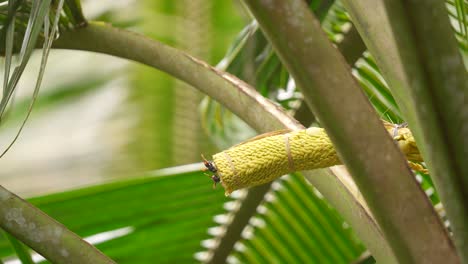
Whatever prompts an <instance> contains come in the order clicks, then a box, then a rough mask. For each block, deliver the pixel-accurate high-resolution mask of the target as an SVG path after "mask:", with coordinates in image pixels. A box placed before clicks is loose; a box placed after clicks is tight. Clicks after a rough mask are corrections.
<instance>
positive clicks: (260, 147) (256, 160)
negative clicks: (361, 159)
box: [213, 128, 340, 194]
mask: <svg viewBox="0 0 468 264" xmlns="http://www.w3.org/2000/svg"><path fill="white" fill-rule="evenodd" d="M287 140H288V141H289V150H290V151H289V153H290V158H289V157H288V151H287V145H288V144H287V143H286V141H287ZM291 159H292V163H290V160H291ZM213 161H214V163H215V165H216V167H217V169H218V174H219V176H220V177H221V183H222V185H223V186H224V188H225V190H226V194H229V193H231V192H232V191H234V190H237V189H242V188H246V187H251V186H256V185H260V184H264V183H267V182H270V181H273V180H275V179H276V178H278V177H280V176H281V175H284V174H287V173H290V172H293V171H299V170H310V169H316V168H325V167H330V166H333V165H337V164H340V161H339V159H338V156H337V155H336V152H335V149H334V148H333V145H332V143H331V141H330V139H329V137H328V136H327V134H326V133H325V130H323V129H320V128H310V129H308V130H301V131H295V132H291V133H287V134H282V135H275V136H270V137H265V138H261V139H258V140H254V141H250V142H247V143H244V144H241V145H237V146H235V147H233V148H230V149H228V150H226V151H223V152H221V153H218V154H216V155H214V156H213Z"/></svg>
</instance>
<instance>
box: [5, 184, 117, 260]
mask: <svg viewBox="0 0 468 264" xmlns="http://www.w3.org/2000/svg"><path fill="white" fill-rule="evenodd" d="M0 226H1V227H2V228H3V229H4V230H5V231H7V232H8V233H10V234H12V235H13V236H14V237H16V238H18V239H19V240H21V241H22V242H23V243H25V244H26V245H28V246H29V247H31V248H32V249H34V250H36V251H37V252H38V253H40V254H41V255H42V256H44V257H45V258H47V259H48V260H50V261H52V262H54V263H72V262H73V263H114V262H113V261H112V260H111V259H109V258H108V257H107V256H105V255H104V254H102V253H101V252H100V251H99V250H97V249H96V248H95V247H93V246H92V245H90V244H88V243H87V242H85V241H84V240H82V239H81V238H80V237H79V236H77V235H76V234H75V233H73V232H71V231H70V230H68V229H67V228H66V227H64V226H63V225H61V224H60V223H58V222H56V221H55V220H54V219H52V218H51V217H49V216H48V215H46V214H44V213H43V212H42V211H40V210H39V209H37V208H36V207H34V206H32V205H31V204H30V203H28V202H26V201H24V200H22V199H21V198H19V197H18V196H16V195H15V194H13V193H11V192H9V191H8V190H6V189H5V188H3V187H1V186H0Z"/></svg>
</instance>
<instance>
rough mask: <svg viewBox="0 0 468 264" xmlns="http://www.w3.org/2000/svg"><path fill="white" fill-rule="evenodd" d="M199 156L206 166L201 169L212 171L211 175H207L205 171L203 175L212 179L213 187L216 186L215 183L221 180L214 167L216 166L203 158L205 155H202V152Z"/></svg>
mask: <svg viewBox="0 0 468 264" xmlns="http://www.w3.org/2000/svg"><path fill="white" fill-rule="evenodd" d="M201 156H202V159H203V164H204V165H205V167H206V168H203V171H210V172H212V173H213V175H209V174H208V173H205V175H206V176H208V177H210V178H211V179H212V180H213V189H214V188H216V184H218V183H220V182H221V178H220V177H219V176H218V169H216V166H215V164H214V163H213V162H212V161H209V160H207V159H205V156H203V154H202V155H201Z"/></svg>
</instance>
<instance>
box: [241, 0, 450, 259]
mask: <svg viewBox="0 0 468 264" xmlns="http://www.w3.org/2000/svg"><path fill="white" fill-rule="evenodd" d="M245 2H246V3H247V5H248V6H249V7H250V10H251V11H252V13H253V14H254V16H255V17H256V18H257V21H258V22H259V24H260V27H261V28H262V30H263V31H264V32H265V34H266V35H267V36H268V37H269V39H270V41H271V42H272V43H273V45H274V46H275V48H276V50H277V52H278V54H279V55H280V57H281V59H282V61H283V62H284V64H285V65H286V66H287V68H288V69H289V72H290V73H291V74H292V75H293V77H294V79H295V80H296V83H297V84H298V86H299V87H301V88H302V91H303V93H304V96H305V99H306V101H307V103H308V105H309V106H310V108H311V109H312V110H313V112H314V114H315V115H316V116H317V117H318V119H319V120H320V121H321V123H322V124H323V126H324V127H325V129H326V130H327V132H328V134H329V136H330V138H331V139H332V141H333V143H334V145H335V147H336V149H337V151H338V154H339V156H340V158H341V160H342V161H343V162H344V163H345V164H346V165H347V167H348V168H349V170H350V171H351V173H352V175H353V177H354V180H355V181H356V183H357V185H358V187H359V189H360V190H361V192H362V194H363V195H364V198H365V200H366V202H367V203H368V205H369V207H370V209H371V211H372V213H373V215H374V216H375V218H376V220H377V222H378V223H379V225H380V227H381V229H382V231H383V233H384V235H385V237H386V238H387V240H388V241H389V244H390V246H391V248H392V250H393V251H394V253H395V255H396V257H397V259H398V260H399V261H400V262H401V263H417V262H420V263H426V262H427V261H437V260H438V261H440V262H442V261H447V260H453V261H456V260H457V257H456V255H455V253H454V251H453V248H452V247H451V241H450V239H449V237H448V235H447V232H446V231H445V229H444V227H443V226H442V224H441V222H440V220H439V219H438V216H437V214H436V213H435V212H434V210H433V208H432V206H431V204H430V203H429V201H428V200H427V197H426V196H425V195H424V193H423V192H421V191H420V189H419V186H418V185H417V183H416V181H415V180H414V178H413V177H412V174H411V172H410V170H409V169H408V167H407V165H406V161H405V159H404V157H403V156H402V155H401V153H400V152H399V150H398V149H397V148H396V146H395V144H394V143H393V142H392V141H391V139H390V138H389V137H388V135H387V134H386V133H385V130H384V129H383V127H382V125H381V123H380V121H379V119H378V117H377V116H376V115H375V114H374V112H373V110H372V108H371V106H370V104H369V102H368V101H367V99H366V97H365V96H364V94H363V93H362V92H361V91H360V88H359V86H358V85H357V83H356V82H355V80H354V79H353V77H352V75H351V72H350V70H349V67H348V66H347V65H346V64H345V63H344V59H343V57H342V56H341V55H340V54H339V53H338V51H337V50H336V49H335V48H334V47H333V46H332V45H331V43H330V42H329V41H328V39H327V38H326V36H325V34H324V32H323V31H322V30H321V28H320V26H319V23H318V21H317V20H316V19H315V18H314V17H313V15H312V14H311V13H310V12H309V10H308V9H307V8H306V6H305V4H304V3H303V1H300V0H287V1H275V0H270V1H258V0H246V1H245ZM395 190H397V191H398V194H397V195H395V194H394V192H395ZM420 218H423V219H425V221H424V222H423V223H422V222H421V221H419V219H420ZM421 240H422V241H426V242H427V243H426V244H425V246H424V247H421V245H420V241H421Z"/></svg>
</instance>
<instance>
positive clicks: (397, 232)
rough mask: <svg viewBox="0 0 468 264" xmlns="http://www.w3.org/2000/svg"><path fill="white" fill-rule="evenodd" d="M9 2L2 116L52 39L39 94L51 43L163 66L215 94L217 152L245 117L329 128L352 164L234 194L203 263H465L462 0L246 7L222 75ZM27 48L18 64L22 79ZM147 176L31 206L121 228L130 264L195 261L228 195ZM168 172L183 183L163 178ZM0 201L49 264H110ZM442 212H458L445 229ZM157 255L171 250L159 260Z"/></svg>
mask: <svg viewBox="0 0 468 264" xmlns="http://www.w3.org/2000/svg"><path fill="white" fill-rule="evenodd" d="M5 3H6V2H4V5H3V10H2V12H3V14H4V15H3V16H2V18H3V21H4V22H3V29H2V34H3V35H2V36H3V38H4V42H3V43H4V46H3V47H2V48H3V50H4V52H5V61H6V63H5V65H6V68H5V76H7V78H6V79H7V80H8V81H6V82H5V86H4V93H3V99H2V101H1V104H0V108H1V109H6V108H7V105H8V103H9V101H10V100H9V99H10V97H11V95H12V94H13V93H14V91H15V87H16V86H17V83H18V82H17V80H18V79H19V77H21V74H22V72H23V70H24V67H25V65H26V63H27V62H28V61H29V58H30V56H31V54H32V50H33V49H34V48H35V47H37V46H39V45H43V55H42V61H43V63H42V64H41V67H40V73H39V78H38V81H37V82H36V83H37V86H36V89H35V92H34V97H36V96H37V91H38V89H39V86H40V83H41V78H42V74H43V71H44V69H45V65H46V62H47V58H48V52H49V49H50V48H51V47H52V48H56V49H74V50H85V51H93V52H97V53H103V54H108V55H113V56H116V57H120V58H124V59H128V60H132V61H136V62H140V63H142V64H146V65H148V66H151V67H154V68H157V69H159V70H162V71H164V72H166V73H169V74H170V75H172V76H173V77H176V78H177V79H180V80H182V81H184V82H186V83H187V84H189V85H191V86H193V87H195V88H197V89H198V90H200V91H201V92H203V93H205V94H207V95H208V96H209V97H210V98H211V99H214V100H216V101H217V102H218V103H219V104H220V105H217V103H214V102H212V101H209V100H207V101H206V102H205V104H204V105H205V109H204V112H203V113H204V117H205V118H204V119H205V120H207V121H206V127H207V128H208V131H209V132H210V133H211V134H210V137H212V138H214V139H215V142H218V143H219V142H229V140H232V139H226V133H225V132H229V131H230V130H235V128H237V129H238V130H239V128H243V127H245V123H246V124H248V125H249V126H250V127H252V128H253V129H255V130H256V131H257V132H268V131H273V130H278V129H281V128H287V129H290V130H300V129H303V128H304V126H303V125H301V124H300V123H299V122H298V121H297V120H296V119H295V118H293V117H291V115H289V114H288V113H287V112H286V111H285V109H286V110H287V111H288V112H290V113H295V115H296V118H297V119H298V120H300V121H302V122H303V123H304V124H305V125H306V126H309V125H310V123H314V125H320V126H322V127H324V128H325V130H326V132H327V134H328V136H329V138H330V139H331V141H332V142H333V145H334V148H335V149H336V152H337V153H338V156H339V158H340V160H341V161H342V162H343V163H344V164H345V165H346V168H347V169H345V168H344V167H343V166H339V167H331V168H323V169H317V170H313V171H304V172H301V173H300V174H293V175H290V176H286V177H283V178H281V179H279V180H277V181H275V182H274V183H268V184H265V185H261V186H257V187H252V188H250V189H248V190H243V191H240V192H237V193H235V195H234V197H233V198H232V199H228V201H226V203H225V204H224V208H226V209H227V210H228V212H226V213H225V214H222V215H219V216H217V217H215V220H216V221H217V223H218V224H219V226H217V227H215V228H210V229H209V233H210V234H211V235H212V236H213V238H212V239H208V240H205V241H204V242H203V243H202V245H203V246H205V247H207V248H208V250H207V251H202V252H199V253H197V254H195V257H196V258H197V259H198V260H201V261H204V262H209V263H222V262H226V261H229V262H253V263H256V262H259V263H260V262H267V263H269V262H285V263H291V262H293V263H294V262H306V263H308V262H317V263H324V262H325V263H327V262H330V263H332V262H333V263H336V262H340V263H341V262H343V263H344V262H351V261H354V260H355V261H358V262H363V261H372V259H374V258H375V260H377V261H379V262H388V263H395V262H400V263H428V262H430V263H433V262H434V263H439V262H448V263H458V262H461V263H468V255H466V254H467V252H468V250H466V245H467V243H468V242H467V241H468V234H467V229H466V223H467V222H468V220H467V218H468V215H467V212H468V210H466V203H464V201H465V200H466V190H467V188H468V187H467V186H468V184H467V181H466V175H467V168H468V167H467V166H468V165H465V164H468V163H467V162H466V157H467V155H466V149H468V148H467V147H466V144H465V141H466V140H464V139H465V137H466V133H467V131H468V130H467V129H465V128H466V127H465V126H466V125H465V124H468V122H466V120H465V119H466V116H467V115H466V114H465V113H466V111H467V110H466V109H468V108H466V102H465V101H466V100H464V98H465V97H466V95H467V93H468V88H467V83H468V82H467V81H466V68H465V66H464V64H463V62H464V61H463V60H466V44H467V30H466V28H467V26H466V25H467V23H466V3H465V2H464V1H452V2H451V1H448V2H447V3H443V2H437V3H435V1H434V2H430V3H429V2H427V3H426V2H424V3H421V2H419V1H367V0H359V1H347V0H343V1H310V2H308V3H306V2H305V1H302V0H286V1H278V0H269V1H257V0H246V1H244V2H243V3H244V4H245V6H246V7H247V8H248V10H249V11H250V12H251V14H252V16H253V18H254V19H255V21H253V22H251V23H250V24H249V25H248V26H246V28H245V29H244V30H243V31H242V32H241V33H240V34H239V37H238V38H237V39H236V41H235V42H234V43H233V45H232V47H231V48H230V49H229V51H228V53H227V54H226V56H225V58H224V59H223V61H222V63H220V64H218V66H217V68H214V67H212V66H210V65H209V64H208V63H206V62H204V61H202V60H200V59H198V58H195V57H193V56H191V55H189V54H187V53H185V52H182V51H181V50H178V49H175V48H172V47H170V46H167V45H165V44H162V43H160V42H158V41H155V40H152V39H149V38H147V37H145V36H143V35H139V34H135V33H132V32H130V31H127V30H124V29H119V28H117V27H113V26H110V25H107V24H103V23H98V22H89V21H87V20H85V18H84V15H83V14H82V12H81V7H80V2H79V1H72V0H70V1H36V2H29V1H9V2H8V5H6V4H5ZM62 5H63V11H62ZM447 10H448V12H447ZM311 11H312V12H311ZM56 14H58V15H56ZM428 16H429V18H428ZM26 19H29V21H30V22H29V23H27V21H26ZM44 21H46V22H44ZM350 21H352V22H353V25H352V26H351V27H350V25H351V24H350ZM319 22H323V23H322V25H320V23H319ZM450 22H452V26H453V28H454V29H455V31H454V30H453V28H452V27H451V24H450ZM56 29H58V30H59V31H60V36H59V37H58V38H57V39H56V40H55V32H54V31H55V30H56ZM260 30H261V31H260ZM180 37H181V39H182V36H180ZM330 38H331V40H332V41H333V42H335V44H336V47H337V48H335V47H334V46H333V44H332V42H331V41H330V40H329V39H330ZM18 39H22V42H21V41H18ZM365 50H367V51H366V52H364V51H365ZM14 53H19V66H18V67H17V68H14V70H13V72H12V73H11V74H10V70H9V68H10V67H12V66H11V65H12V57H13V54H14ZM359 58H360V59H359ZM358 59H359V60H358ZM350 66H351V67H353V70H351V69H350V68H351V67H350ZM223 70H225V71H229V72H231V73H233V74H235V75H236V76H237V77H236V76H234V75H231V74H228V73H226V72H225V71H223ZM238 77H240V78H242V79H245V81H246V82H244V81H241V80H240V79H239V78H238ZM356 80H357V81H356ZM296 85H297V87H296ZM253 87H256V89H255V88H253ZM361 88H363V89H364V91H365V93H363V92H362V91H361ZM181 89H182V88H181ZM146 92H148V93H151V92H150V91H149V90H145V93H146ZM366 94H367V97H366V96H365V95H366ZM192 97H197V96H195V95H194V96H190V98H189V99H193V98H192ZM177 98H178V97H177ZM273 101H276V102H277V103H279V104H281V105H282V106H283V107H282V108H281V107H278V104H277V103H274V102H273ZM369 101H370V102H371V103H372V104H369V103H368V102H369ZM372 106H373V107H372ZM227 109H228V110H229V111H230V112H232V113H234V114H236V115H237V116H238V117H239V118H240V119H242V120H243V121H240V120H239V119H236V118H234V117H233V116H232V114H230V113H229V112H228V110H227ZM309 109H310V110H309ZM192 111H193V110H192ZM376 112H377V113H379V114H376ZM2 113H3V110H2ZM312 113H313V114H312ZM28 115H29V114H28ZM380 118H384V119H389V120H390V121H394V122H400V121H402V120H405V121H407V122H408V124H409V127H410V128H411V131H412V132H413V134H414V138H415V139H416V142H417V143H418V147H419V149H420V152H421V155H422V157H423V158H424V161H425V163H423V164H420V166H425V165H427V168H428V169H429V171H430V172H431V177H430V178H429V177H428V176H427V175H424V174H421V173H418V174H417V176H416V178H415V177H414V175H413V173H412V171H411V170H410V169H409V167H408V165H407V160H406V158H405V157H404V156H403V155H402V153H401V151H399V149H398V148H397V147H396V145H395V144H394V142H393V140H392V138H391V137H388V133H387V131H385V129H383V126H382V123H381V121H380ZM202 119H203V118H202ZM220 120H222V123H221V122H220ZM244 122H245V123H244ZM177 128H179V126H176V129H177ZM233 128H234V129H233ZM240 130H243V129H240ZM237 134H238V133H237ZM173 135H176V133H173ZM228 135H229V134H228ZM177 137H185V135H184V134H180V135H179V134H178V136H176V138H177ZM187 137H189V136H187ZM194 149H196V148H194ZM319 151H320V150H319ZM176 157H177V156H176ZM197 166H199V165H197ZM145 169H146V168H145ZM347 170H349V172H350V174H351V175H352V177H351V176H350V174H348V171H347ZM146 175H147V176H150V175H151V176H153V177H143V178H138V179H131V180H125V181H119V182H115V183H110V184H105V185H98V186H95V187H90V188H85V189H81V190H76V191H71V192H67V193H62V194H55V195H50V196H45V197H39V198H36V199H32V200H31V203H33V204H35V205H37V206H38V207H39V208H41V210H43V211H44V212H46V213H48V214H51V215H52V216H54V217H55V218H56V219H57V220H58V221H60V222H62V223H64V224H65V225H66V226H67V227H68V228H69V229H71V230H73V231H75V232H78V233H79V234H80V235H81V236H87V237H88V239H91V238H92V236H91V237H90V235H92V234H96V233H99V232H103V231H108V230H112V231H115V232H117V231H118V232H117V233H112V234H113V238H114V239H112V240H109V241H108V242H106V243H104V244H102V245H100V246H99V245H98V247H99V248H100V249H102V250H103V251H104V252H105V253H106V254H107V255H108V256H111V257H112V258H113V259H114V260H118V261H119V262H124V261H125V260H127V261H129V262H130V261H136V260H137V261H140V262H143V261H148V260H151V259H152V258H154V257H155V256H158V257H159V258H160V259H161V261H167V262H177V261H179V262H180V261H189V259H190V258H191V256H192V254H194V249H195V250H197V246H196V244H198V242H197V241H199V240H198V238H200V237H203V236H205V235H204V234H205V231H204V230H205V229H206V227H207V225H208V224H209V223H210V219H211V217H212V216H213V215H215V214H220V213H222V210H221V207H220V204H221V203H222V202H224V201H225V200H223V198H222V195H221V192H220V190H217V191H212V190H210V188H209V186H208V188H206V187H207V186H205V184H204V182H205V181H206V178H203V177H201V176H200V173H198V172H197V171H196V169H194V168H193V166H192V167H190V166H188V167H187V166H185V167H179V168H178V169H172V170H161V171H157V172H152V173H146ZM162 175H173V176H171V177H154V176H162ZM247 176H249V175H247ZM302 176H303V177H302ZM415 179H418V181H419V183H420V184H418V181H416V180H415ZM432 180H434V183H435V184H434V186H435V188H436V189H437V193H438V194H440V200H441V201H442V202H443V206H442V205H441V204H440V203H439V197H438V194H432V195H431V196H430V197H429V198H430V199H428V197H427V196H426V195H425V194H424V192H422V191H421V187H422V188H424V189H425V190H426V191H429V190H432V191H434V189H433V185H432ZM310 184H311V185H312V186H313V187H311V185H310ZM0 191H1V197H2V199H1V200H2V202H1V206H0V212H1V214H2V215H3V216H4V217H1V218H0V219H1V221H0V226H1V227H2V228H3V229H4V230H5V231H7V232H8V233H10V234H11V235H12V236H14V237H16V238H17V239H19V240H20V241H22V242H24V243H25V244H26V245H28V246H29V247H31V248H32V249H34V250H36V251H37V252H38V253H40V254H41V255H43V256H44V257H46V258H47V259H49V260H50V261H53V262H58V263H61V262H63V263H69V262H70V259H73V261H76V262H79V263H87V262H90V263H100V262H112V261H111V260H110V259H109V258H108V257H106V256H105V255H103V254H102V253H100V252H99V251H98V250H97V249H96V248H94V247H93V246H90V245H89V244H87V243H84V242H83V240H81V239H80V238H79V237H78V236H76V235H75V234H74V233H72V232H71V231H69V229H67V228H65V227H64V226H62V225H60V224H58V223H56V222H55V221H54V220H53V219H52V218H50V217H49V216H47V215H45V214H43V213H42V212H41V211H39V210H38V209H37V208H35V207H32V206H31V205H30V204H29V203H27V202H25V201H24V200H22V199H20V198H19V197H17V196H15V195H14V194H12V193H11V192H9V191H8V190H6V189H4V188H2V189H1V190H0ZM143 201H145V203H142V202H143ZM431 202H432V203H431ZM331 206H332V207H333V208H335V209H336V211H335V209H332V207H331ZM74 207H76V208H85V209H88V210H85V211H84V212H77V210H76V209H70V208H74ZM90 208H96V209H97V210H90ZM436 209H438V210H439V211H440V212H441V213H442V214H445V210H446V214H447V216H446V219H447V220H448V222H446V223H447V224H446V225H444V224H443V223H442V221H441V218H440V217H439V215H438V214H437V212H436ZM96 212H98V213H97V214H96ZM442 216H443V217H445V215H442ZM109 219H112V220H111V221H110V220H109ZM443 219H445V218H443ZM344 221H346V222H344ZM447 226H448V228H447ZM349 227H352V229H353V230H354V231H352V230H351V229H350V228H349ZM146 231H147V232H148V233H147V234H154V235H155V236H146V235H145V232H146ZM449 232H451V233H452V234H453V235H452V236H449ZM106 234H110V233H106ZM117 237H121V238H117ZM9 238H10V241H11V243H12V244H13V245H14V246H15V249H16V250H17V254H18V256H19V257H20V258H21V259H22V261H23V262H28V261H30V259H29V258H30V256H29V253H28V252H27V251H26V250H25V249H24V247H22V245H21V244H19V242H18V241H17V240H16V239H15V238H13V237H9ZM188 238H192V239H188ZM195 238H196V239H195ZM119 240H121V241H126V242H127V243H126V244H127V245H126V246H124V245H123V244H124V243H122V242H121V243H119ZM188 240H190V241H188ZM129 241H131V244H129ZM101 242H102V241H101ZM137 242H140V243H137ZM94 243H95V244H97V243H98V242H96V241H94ZM145 246H146V247H152V248H156V249H157V251H160V252H159V254H150V253H147V252H146V251H145V250H143V249H142V248H145ZM366 248H367V250H368V251H366ZM198 250H200V249H198ZM200 251H201V250H200ZM83 252H84V254H83ZM181 252H182V253H181Z"/></svg>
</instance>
